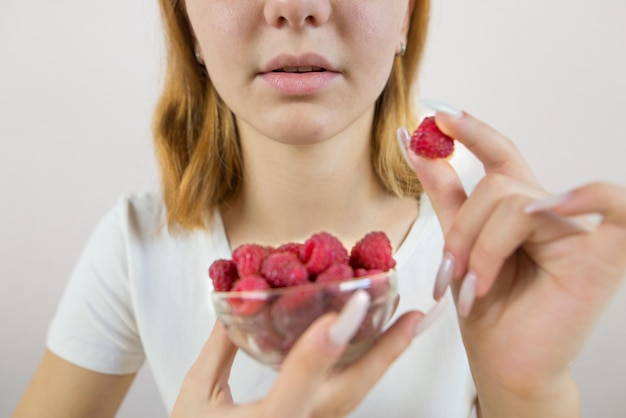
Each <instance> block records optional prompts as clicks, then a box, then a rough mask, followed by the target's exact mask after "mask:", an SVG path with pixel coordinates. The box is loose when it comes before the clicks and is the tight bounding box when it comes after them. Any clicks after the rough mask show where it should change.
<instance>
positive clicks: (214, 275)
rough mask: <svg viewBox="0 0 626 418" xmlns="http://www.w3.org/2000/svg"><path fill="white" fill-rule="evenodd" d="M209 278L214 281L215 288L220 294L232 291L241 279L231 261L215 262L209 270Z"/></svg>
mask: <svg viewBox="0 0 626 418" xmlns="http://www.w3.org/2000/svg"><path fill="white" fill-rule="evenodd" d="M209 277H211V280H212V281H213V288H214V289H215V290H216V291H218V292H228V291H230V289H232V287H233V283H235V281H236V280H237V279H238V278H239V276H238V275H237V267H236V266H235V263H233V262H232V261H231V260H216V261H214V262H213V264H211V267H210V268H209Z"/></svg>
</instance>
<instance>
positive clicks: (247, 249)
mask: <svg viewBox="0 0 626 418" xmlns="http://www.w3.org/2000/svg"><path fill="white" fill-rule="evenodd" d="M269 253H270V249H268V248H266V247H263V246H261V245H257V244H244V245H240V246H239V247H237V248H236V249H235V251H233V262H234V263H235V265H236V266H237V272H238V273H239V277H243V276H248V275H251V274H257V275H258V274H260V273H261V266H262V265H263V260H265V257H267V256H268V254H269Z"/></svg>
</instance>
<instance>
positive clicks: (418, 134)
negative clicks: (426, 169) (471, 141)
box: [411, 116, 454, 159]
mask: <svg viewBox="0 0 626 418" xmlns="http://www.w3.org/2000/svg"><path fill="white" fill-rule="evenodd" d="M411 149H412V150H413V151H414V152H415V153H416V154H417V155H421V156H422V157H426V158H431V159H436V158H447V157H449V156H450V155H451V154H452V152H453V151H454V140H453V139H452V138H450V137H449V136H448V135H446V134H444V133H443V132H441V131H440V130H439V128H438V127H437V125H436V124H435V118H434V117H432V116H430V117H427V118H425V119H424V120H423V121H422V123H421V124H420V125H419V126H418V127H417V129H416V130H415V132H413V136H411Z"/></svg>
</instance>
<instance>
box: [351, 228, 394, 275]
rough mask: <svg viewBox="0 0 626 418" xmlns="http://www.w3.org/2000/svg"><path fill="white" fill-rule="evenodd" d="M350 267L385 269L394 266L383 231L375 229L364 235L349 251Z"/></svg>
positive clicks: (388, 243)
mask: <svg viewBox="0 0 626 418" xmlns="http://www.w3.org/2000/svg"><path fill="white" fill-rule="evenodd" d="M350 265H351V266H352V268H354V269H355V270H356V269H359V268H363V269H366V270H382V271H387V270H390V269H392V268H394V267H395V265H396V261H395V260H394V259H393V257H392V255H391V243H390V242H389V238H387V235H385V233H384V232H381V231H375V232H370V233H369V234H367V235H365V236H364V237H363V238H362V239H361V240H360V241H359V242H357V243H356V244H355V245H354V247H352V251H351V252H350Z"/></svg>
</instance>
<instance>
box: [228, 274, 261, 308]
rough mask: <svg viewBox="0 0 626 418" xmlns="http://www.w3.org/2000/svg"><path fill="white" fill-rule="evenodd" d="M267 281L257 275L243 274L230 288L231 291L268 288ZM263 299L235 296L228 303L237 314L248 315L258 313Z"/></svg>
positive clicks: (250, 290)
mask: <svg viewBox="0 0 626 418" xmlns="http://www.w3.org/2000/svg"><path fill="white" fill-rule="evenodd" d="M270 288H271V287H270V285H269V284H268V283H267V281H266V280H265V279H264V278H263V277H261V276H257V275H250V276H244V277H242V278H241V279H239V280H237V281H236V282H235V284H234V286H233V288H232V291H233V292H252V291H255V290H267V289H270ZM265 303H266V301H265V299H256V298H252V297H246V296H242V297H237V298H232V299H230V304H231V306H232V307H233V310H234V311H235V313H236V314H237V315H242V316H250V315H254V314H257V313H259V312H260V311H261V310H262V309H263V307H264V306H265Z"/></svg>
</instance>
